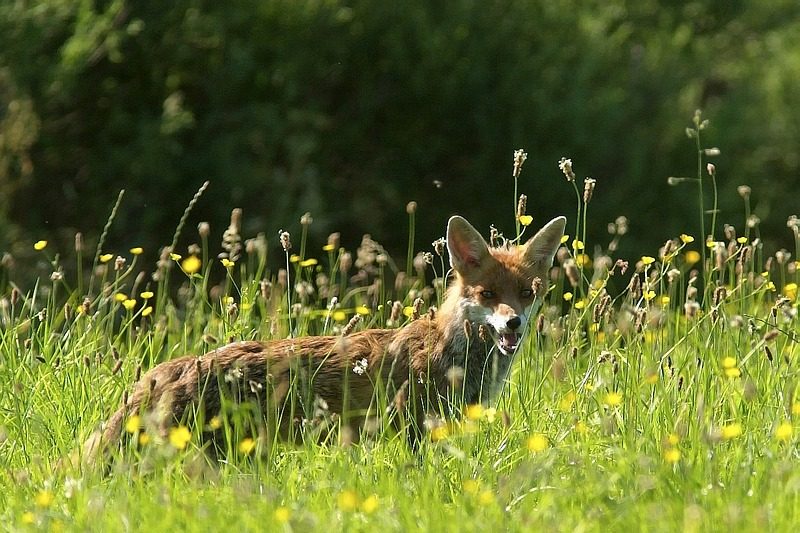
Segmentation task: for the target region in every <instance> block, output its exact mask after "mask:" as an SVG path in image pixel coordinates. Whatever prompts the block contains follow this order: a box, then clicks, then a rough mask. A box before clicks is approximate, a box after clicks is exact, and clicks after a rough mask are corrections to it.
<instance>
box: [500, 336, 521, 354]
mask: <svg viewBox="0 0 800 533" xmlns="http://www.w3.org/2000/svg"><path fill="white" fill-rule="evenodd" d="M520 339H521V335H520V334H519V333H500V334H498V335H497V347H498V348H500V350H502V351H503V353H505V354H512V353H514V352H515V351H516V349H517V346H519V341H520Z"/></svg>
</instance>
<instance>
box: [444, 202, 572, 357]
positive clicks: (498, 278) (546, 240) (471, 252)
mask: <svg viewBox="0 0 800 533" xmlns="http://www.w3.org/2000/svg"><path fill="white" fill-rule="evenodd" d="M566 222H567V221H566V218H564V217H558V218H554V219H553V220H551V221H550V222H548V223H547V224H546V225H545V226H544V227H543V228H542V229H541V230H539V232H538V233H537V234H536V235H534V236H533V237H531V238H530V239H529V240H528V241H527V242H526V243H525V244H522V245H503V246H499V247H492V246H489V245H488V244H487V243H486V241H485V240H484V239H483V237H482V236H481V234H480V233H478V231H477V230H476V229H475V228H474V227H472V225H471V224H470V223H469V222H467V221H466V220H465V219H464V218H462V217H459V216H454V217H452V218H450V221H449V222H448V223H447V250H448V252H449V254H450V265H451V266H452V267H453V270H454V272H455V286H454V287H453V290H455V291H458V292H459V301H458V306H459V307H461V310H462V312H463V313H464V314H465V316H466V318H467V319H468V320H469V321H470V322H477V323H478V324H485V325H487V326H489V327H490V328H489V329H490V330H491V332H492V335H493V337H494V340H495V344H496V345H497V347H498V348H499V349H500V351H501V352H502V353H504V354H506V355H510V354H513V353H514V351H515V350H516V349H517V346H518V345H519V343H520V340H521V338H522V333H523V332H524V331H525V330H526V326H527V324H528V321H529V320H530V319H531V317H532V316H533V315H534V313H535V312H536V311H537V309H538V308H539V306H540V305H541V303H542V298H543V297H544V294H545V292H546V291H547V281H548V271H549V269H550V266H551V265H552V262H553V256H554V255H555V253H556V250H557V249H558V246H559V244H560V242H561V236H562V235H563V234H564V227H565V226H566ZM536 278H538V279H539V280H540V281H539V282H538V284H537V283H534V279H536ZM537 286H538V291H537Z"/></svg>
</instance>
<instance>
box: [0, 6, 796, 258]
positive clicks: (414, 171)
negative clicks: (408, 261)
mask: <svg viewBox="0 0 800 533" xmlns="http://www.w3.org/2000/svg"><path fill="white" fill-rule="evenodd" d="M799 15H800V7H799V6H798V3H797V1H796V0H771V1H769V2H763V1H758V0H738V1H737V0H731V1H727V2H719V1H717V0H704V1H693V2H686V1H667V0H660V1H659V0H637V1H623V0H602V1H588V2H587V1H577V0H574V1H570V0H548V1H541V0H539V1H532V0H531V1H499V2H478V1H467V0H447V1H435V0H433V1H432V0H424V1H415V0H409V1H405V2H380V1H358V0H355V1H340V0H290V1H278V0H228V1H226V2H218V1H210V0H209V1H199V0H173V1H170V2H164V1H162V0H135V1H134V0H107V1H102V0H96V1H92V0H81V1H78V0H30V1H26V0H6V1H3V2H0V251H2V252H8V253H11V254H12V255H14V256H15V257H18V258H21V257H24V256H26V255H30V254H33V253H34V252H33V249H32V246H31V245H32V242H33V241H35V240H38V239H48V240H49V241H50V242H51V243H53V244H52V245H51V246H53V247H54V249H56V250H61V251H62V252H69V253H70V254H71V249H72V248H71V247H72V243H73V242H74V234H75V232H76V231H81V232H83V234H84V237H85V240H86V242H87V245H88V246H92V245H93V243H96V239H97V237H98V235H99V234H100V233H101V231H102V229H103V226H104V224H105V222H106V220H107V218H108V216H109V212H110V210H111V207H112V206H113V204H114V201H115V200H116V197H117V194H118V192H119V190H120V189H123V188H124V189H125V190H126V194H125V197H124V199H123V201H122V204H121V206H120V209H119V211H118V213H117V218H116V220H115V222H114V225H113V226H112V227H111V229H110V232H109V236H108V241H107V242H108V244H107V245H106V246H105V248H106V249H107V250H110V251H115V250H116V251H127V249H128V248H129V247H131V246H143V247H144V248H145V253H146V254H148V255H149V257H150V258H151V259H152V260H153V261H155V259H156V257H157V253H158V247H160V246H163V245H166V244H168V243H169V242H170V241H171V238H172V234H173V232H174V229H175V227H176V225H177V223H178V220H179V219H180V217H181V214H182V213H183V210H184V209H185V207H186V204H187V203H188V201H189V200H190V199H191V197H192V195H193V194H194V192H195V191H196V190H197V188H198V187H199V186H200V185H201V184H202V182H203V181H205V180H210V181H211V185H210V187H209V189H208V191H207V192H206V194H205V195H204V196H203V197H202V198H201V200H200V201H199V202H198V204H197V205H196V206H195V208H194V211H193V212H192V214H191V216H190V218H189V222H188V225H187V229H186V230H185V231H184V233H183V236H182V238H181V240H180V242H179V249H178V250H177V251H179V252H180V251H181V250H185V249H186V246H187V245H188V244H190V243H192V242H196V241H197V240H198V237H197V231H196V225H197V223H198V222H200V221H208V222H209V223H210V224H211V230H212V234H211V241H212V243H214V242H218V240H219V239H221V237H222V232H223V231H224V230H225V228H226V227H227V225H228V221H229V217H230V212H231V209H232V208H234V207H241V208H242V209H243V212H244V216H243V219H242V222H243V228H242V233H243V234H244V236H245V237H248V236H253V235H254V234H256V233H258V232H264V233H265V234H266V235H267V237H268V238H269V239H270V245H271V250H272V249H274V250H275V251H277V250H279V249H280V248H279V244H278V239H277V231H278V230H279V229H286V230H289V231H292V232H293V233H295V232H299V229H300V223H299V220H300V217H301V215H302V214H303V213H305V212H310V213H311V214H312V215H313V218H314V223H313V224H312V225H311V226H310V228H309V231H310V238H311V239H312V241H311V242H312V243H313V244H312V246H311V247H310V249H311V250H318V247H317V245H318V246H320V247H321V246H322V245H323V244H324V243H325V242H326V238H327V235H328V233H330V232H333V231H339V232H341V233H342V243H343V244H344V245H346V246H348V247H349V248H352V247H354V246H355V245H356V244H357V243H358V242H359V241H360V240H361V235H362V234H363V233H370V234H371V235H372V237H373V238H374V239H376V240H378V241H379V242H381V243H382V244H384V246H385V247H386V248H387V249H388V250H389V252H390V253H391V254H392V255H393V256H396V257H397V258H398V259H402V258H403V257H404V256H405V252H406V246H407V238H408V237H407V232H408V215H407V214H406V204H407V203H408V202H409V201H412V200H413V201H416V202H417V205H418V207H417V213H416V217H417V241H416V245H415V247H416V249H418V250H429V249H430V245H429V243H430V242H431V241H432V240H433V239H435V238H437V237H439V236H441V235H442V234H443V232H444V227H445V222H446V220H447V218H448V217H449V216H450V215H451V214H454V213H459V214H462V215H464V216H466V217H467V218H468V219H469V220H470V221H472V222H473V223H474V224H475V226H476V227H478V228H479V229H480V230H482V231H483V232H484V233H486V232H487V230H488V227H489V224H495V225H496V226H497V227H498V228H499V229H500V230H501V231H504V232H506V234H508V235H510V234H512V233H513V229H514V218H513V217H514V211H513V209H514V206H515V205H516V199H515V198H514V189H513V179H512V178H511V170H512V157H513V152H514V150H515V149H517V148H523V149H525V150H526V151H527V153H528V160H527V162H526V163H525V167H524V170H523V173H522V177H521V179H520V182H519V192H520V193H525V194H527V195H528V213H529V214H531V215H533V218H534V222H533V226H535V227H539V226H540V225H541V224H543V223H544V222H545V221H546V220H549V218H550V217H552V216H555V215H557V214H566V215H567V216H568V217H569V218H570V223H571V224H572V223H574V219H575V194H574V191H573V190H572V188H571V186H570V185H569V184H568V183H566V181H565V179H564V176H563V174H562V173H561V172H560V171H559V169H558V161H559V159H560V158H561V157H562V156H566V157H569V158H572V160H573V164H574V169H575V172H576V174H577V175H578V178H579V180H580V183H581V184H582V181H583V178H584V177H587V176H588V177H592V178H594V179H596V180H597V188H596V190H595V194H594V198H593V200H592V202H591V204H590V207H589V220H590V228H589V229H590V234H589V241H590V243H599V244H601V245H605V244H606V243H607V242H608V240H609V238H610V236H609V235H608V234H607V231H606V228H607V223H609V222H611V221H613V220H614V219H615V218H616V217H618V216H619V215H624V216H627V217H628V219H629V220H630V230H629V233H628V234H627V235H626V236H625V238H624V240H623V242H622V245H621V247H620V252H619V255H622V256H625V255H626V254H629V255H631V254H633V255H634V256H635V257H638V255H641V254H643V253H650V254H654V252H656V249H657V247H658V246H659V245H661V244H662V243H663V242H664V241H665V240H666V239H667V238H670V237H675V236H677V235H679V234H680V233H683V232H685V233H690V234H693V235H696V236H698V235H699V233H700V229H699V220H698V219H699V216H698V207H697V206H698V200H697V187H696V186H695V185H694V184H691V183H684V184H681V185H679V186H670V185H668V184H667V177H668V176H696V175H697V152H696V149H695V145H694V142H695V141H694V140H693V139H688V138H687V136H686V134H685V129H686V128H687V127H689V126H692V117H693V115H694V112H695V110H696V109H702V110H703V117H704V118H708V119H710V126H709V127H708V128H706V129H705V130H704V131H703V132H702V133H703V145H704V146H705V147H719V148H720V150H721V155H719V156H718V157H715V158H713V161H714V163H715V164H716V167H717V176H718V184H719V189H720V210H721V213H720V215H719V219H718V220H719V221H720V222H728V223H731V224H733V225H735V226H736V227H737V229H738V231H739V233H742V231H743V226H744V220H745V215H744V207H743V203H742V198H741V197H740V196H739V195H738V194H737V192H736V188H737V186H739V185H743V184H746V185H749V186H750V187H751V188H752V191H753V192H752V203H753V209H754V212H755V213H756V214H757V215H758V216H759V217H760V218H761V225H760V231H761V234H762V236H763V237H764V238H765V240H766V241H767V252H771V251H774V250H775V249H777V248H780V247H789V248H790V249H792V248H793V244H792V242H791V233H790V232H789V231H788V230H787V228H786V219H787V217H788V216H789V215H791V214H797V211H798V207H799V206H800V205H799V203H798V191H800V158H799V152H798V147H800V86H798V80H800V16H799ZM707 185H708V184H707ZM581 186H582V185H581ZM706 195H707V201H706V207H708V206H710V202H711V189H710V187H708V188H707V189H706ZM720 234H721V232H719V231H718V234H717V237H718V238H719V237H720ZM698 241H700V239H698ZM49 249H50V248H49ZM89 249H90V250H91V249H92V248H89ZM589 251H590V252H591V245H590V249H589ZM272 255H273V258H275V255H276V254H274V253H273V254H272ZM310 255H314V252H311V253H310Z"/></svg>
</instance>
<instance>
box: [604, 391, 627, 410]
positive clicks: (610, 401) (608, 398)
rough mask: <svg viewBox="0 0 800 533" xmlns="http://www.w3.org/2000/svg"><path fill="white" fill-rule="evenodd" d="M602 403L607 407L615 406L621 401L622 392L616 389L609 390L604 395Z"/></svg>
mask: <svg viewBox="0 0 800 533" xmlns="http://www.w3.org/2000/svg"><path fill="white" fill-rule="evenodd" d="M603 403H605V404H606V405H607V406H609V407H616V406H618V405H620V404H621V403H622V393H621V392H617V391H611V392H609V393H608V394H606V395H605V398H603Z"/></svg>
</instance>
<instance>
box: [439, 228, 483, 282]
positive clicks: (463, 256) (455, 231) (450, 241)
mask: <svg viewBox="0 0 800 533" xmlns="http://www.w3.org/2000/svg"><path fill="white" fill-rule="evenodd" d="M447 251H448V253H449V254H450V266H452V267H453V268H454V269H455V270H456V271H457V272H465V271H466V270H468V269H470V268H475V267H478V266H480V264H481V262H482V261H483V260H485V259H486V258H487V257H488V256H489V245H488V244H486V241H485V240H483V237H481V234H480V233H478V230H476V229H475V228H473V227H472V225H471V224H470V223H469V222H467V221H466V220H465V219H464V218H462V217H459V216H454V217H450V220H449V221H448V222H447Z"/></svg>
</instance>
